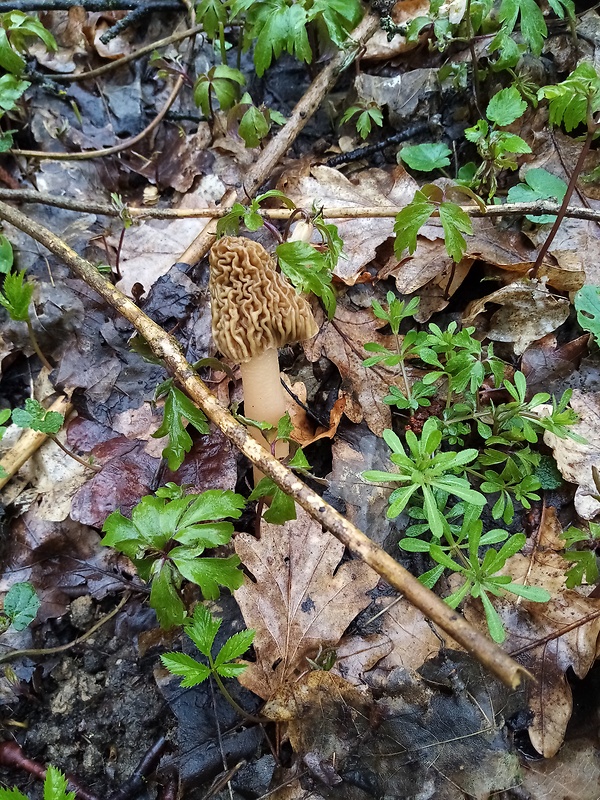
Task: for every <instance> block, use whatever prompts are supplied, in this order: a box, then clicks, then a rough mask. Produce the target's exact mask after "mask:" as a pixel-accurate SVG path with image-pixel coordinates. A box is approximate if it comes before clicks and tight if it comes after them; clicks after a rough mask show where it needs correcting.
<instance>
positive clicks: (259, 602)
mask: <svg viewBox="0 0 600 800" xmlns="http://www.w3.org/2000/svg"><path fill="white" fill-rule="evenodd" d="M296 513H297V515H298V518H297V519H296V520H294V521H292V522H287V523H286V524H285V525H284V526H281V525H270V524H267V523H264V522H263V524H262V526H261V538H260V540H257V539H255V538H254V537H252V536H249V535H247V534H240V535H238V536H237V537H236V539H235V550H236V553H237V554H238V555H239V557H240V558H241V560H242V562H243V564H244V566H245V567H246V569H247V570H248V572H250V574H251V575H252V576H253V578H254V581H251V580H248V579H247V580H246V582H245V583H244V585H243V586H242V588H241V589H238V590H237V591H236V592H235V598H236V600H237V602H238V604H239V606H240V609H241V611H242V615H243V617H244V620H245V622H246V625H247V627H248V628H252V629H253V630H255V631H256V636H255V639H254V649H255V652H256V663H252V664H250V665H249V666H248V669H247V670H246V671H245V672H243V673H242V675H241V677H240V682H241V683H242V684H243V685H244V686H246V688H248V689H250V690H251V691H253V692H255V693H256V694H258V695H259V696H260V697H263V698H270V697H272V695H273V694H274V692H275V691H277V689H278V688H279V687H280V686H281V685H282V684H283V683H285V682H286V681H290V680H291V679H292V678H293V677H294V676H295V675H296V674H297V673H298V672H303V671H305V670H306V669H307V667H308V663H307V661H306V657H307V656H308V657H311V658H313V659H314V658H315V656H316V655H317V653H318V651H319V647H335V646H336V645H337V643H338V642H339V640H340V639H341V637H342V635H343V633H344V631H345V630H346V628H347V627H348V625H349V624H350V622H351V621H352V620H353V619H354V617H355V616H356V615H357V614H358V613H359V612H360V611H362V610H363V608H366V606H367V605H368V604H369V602H370V598H369V596H368V594H367V593H368V592H369V591H370V590H371V589H373V588H374V586H376V584H377V581H378V576H377V574H376V573H375V572H374V571H373V570H371V569H370V568H369V567H367V566H366V565H365V564H363V563H362V562H360V561H347V562H346V563H345V564H342V566H339V567H338V565H339V562H340V559H341V558H342V555H343V553H344V546H343V545H342V544H341V543H340V542H338V541H337V539H335V538H334V537H333V536H331V535H330V534H329V533H323V532H322V530H321V527H320V525H318V524H317V523H316V522H314V521H313V520H312V519H311V518H310V517H309V516H308V515H307V514H306V512H304V511H303V510H302V509H300V508H297V509H296Z"/></svg>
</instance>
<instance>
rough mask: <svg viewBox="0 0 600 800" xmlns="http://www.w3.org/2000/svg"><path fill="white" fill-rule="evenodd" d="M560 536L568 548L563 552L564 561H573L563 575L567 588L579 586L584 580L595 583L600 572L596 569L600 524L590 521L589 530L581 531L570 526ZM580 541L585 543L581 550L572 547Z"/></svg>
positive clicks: (590, 583)
mask: <svg viewBox="0 0 600 800" xmlns="http://www.w3.org/2000/svg"><path fill="white" fill-rule="evenodd" d="M561 536H562V538H563V539H564V540H565V547H567V548H569V549H568V550H566V551H565V552H564V553H563V558H564V559H565V561H572V562H573V566H572V567H571V569H570V570H568V572H567V574H566V576H565V586H566V587H567V589H573V588H574V587H575V586H581V584H582V583H583V582H584V580H585V582H586V583H587V584H588V585H593V584H595V583H597V582H598V578H599V577H600V573H599V571H598V559H597V556H596V547H597V546H598V540H599V539H600V525H599V524H598V523H596V522H590V523H589V531H582V530H581V529H580V528H575V527H573V526H571V527H570V528H567V530H566V531H564V532H563V533H562V534H561ZM582 543H585V545H587V547H586V548H585V549H583V550H578V549H575V548H574V547H573V545H577V544H582Z"/></svg>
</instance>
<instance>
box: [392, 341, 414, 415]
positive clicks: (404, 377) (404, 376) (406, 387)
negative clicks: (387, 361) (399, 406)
mask: <svg viewBox="0 0 600 800" xmlns="http://www.w3.org/2000/svg"><path fill="white" fill-rule="evenodd" d="M394 336H395V338H396V351H397V353H398V355H400V354H401V348H400V339H399V338H398V334H397V333H395V334H394ZM400 370H401V371H402V380H403V381H404V391H405V392H406V399H407V400H408V402H409V403H412V392H411V391H410V385H409V383H408V376H407V374H406V367H405V366H404V359H403V358H402V359H401V361H400ZM412 413H413V412H412V411H411V414H412Z"/></svg>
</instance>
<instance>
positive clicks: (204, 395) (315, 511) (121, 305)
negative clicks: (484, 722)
mask: <svg viewBox="0 0 600 800" xmlns="http://www.w3.org/2000/svg"><path fill="white" fill-rule="evenodd" d="M0 218H2V219H5V220H6V221H7V222H10V223H11V225H14V226H15V227H17V228H19V229H20V230H22V231H24V232H25V233H27V234H28V235H29V236H31V237H32V238H33V239H35V240H36V241H38V242H40V244H42V245H44V247H46V248H47V249H48V250H50V251H51V252H52V253H53V254H54V255H56V256H57V257H58V258H60V259H61V260H62V261H64V263H65V264H67V266H68V267H69V268H70V269H71V270H72V272H73V273H74V274H75V275H77V276H78V277H80V278H81V279H82V280H84V281H85V282H86V284H87V285H88V286H89V287H90V288H91V289H93V290H94V291H96V292H97V293H98V294H99V295H100V296H101V297H102V298H103V299H104V300H106V302H107V303H109V304H110V305H111V306H112V307H113V308H115V309H116V310H117V311H118V312H119V313H120V314H121V315H122V316H123V317H124V318H125V319H127V320H128V321H129V322H130V323H131V324H132V325H133V326H134V327H135V328H136V330H137V331H138V332H139V333H140V334H141V335H142V336H143V337H144V338H145V339H146V341H147V342H148V345H149V346H150V348H151V349H152V351H153V352H154V354H155V355H156V356H157V357H159V358H161V359H163V361H164V362H165V365H166V367H167V369H169V371H170V372H171V374H172V375H173V377H174V378H175V379H176V380H177V381H178V383H179V384H180V385H181V387H182V388H183V390H184V391H185V392H186V393H187V395H188V396H189V397H191V398H192V400H194V401H195V402H196V403H197V404H198V405H199V406H200V408H201V409H202V410H203V411H204V413H205V414H206V416H207V417H208V418H209V419H210V420H211V421H212V422H214V424H215V425H217V427H218V428H219V429H220V430H221V431H222V432H223V434H224V435H225V436H226V437H227V438H228V439H229V440H230V441H231V442H233V444H234V445H235V446H236V447H237V448H238V449H239V450H240V451H241V452H242V453H243V454H244V455H245V456H246V457H247V458H248V459H249V460H250V461H251V462H252V463H253V464H254V465H255V466H257V467H258V468H259V469H260V470H261V472H263V473H264V474H265V475H268V476H269V478H271V479H272V480H273V481H274V482H275V483H276V484H277V486H278V487H279V488H280V489H282V490H283V491H284V492H285V493H286V494H287V495H289V496H290V497H291V498H293V500H294V501H295V502H296V503H298V505H300V506H302V508H304V509H305V510H306V511H307V512H308V514H309V515H310V516H311V517H312V518H313V519H315V520H316V521H317V522H318V523H319V524H320V525H322V526H323V527H324V528H326V529H327V530H328V531H330V532H331V533H332V534H333V535H334V536H335V537H336V538H337V539H339V541H341V542H342V544H344V545H345V546H346V547H347V548H348V549H349V550H350V551H351V552H352V553H354V554H355V555H356V556H358V557H359V558H361V559H362V560H363V561H364V562H365V563H366V564H368V565H369V566H370V567H371V568H372V569H374V570H375V572H377V573H378V574H379V575H381V576H382V577H383V578H385V580H386V581H387V582H388V583H389V584H390V585H391V586H393V587H394V588H396V589H397V590H398V591H400V592H403V593H404V594H405V595H406V597H407V599H408V600H409V601H410V602H411V603H413V604H414V605H415V606H417V608H419V609H420V610H421V611H422V612H423V613H424V614H425V616H427V617H429V618H430V619H431V620H432V621H433V622H434V623H435V624H436V625H439V626H440V627H441V628H442V629H443V630H444V631H445V632H446V633H447V634H448V635H449V636H452V637H453V638H454V639H455V640H456V641H457V642H459V643H460V644H461V645H462V646H463V647H464V648H465V650H467V651H468V652H469V653H472V654H473V655H474V656H475V657H476V658H477V659H479V661H481V663H482V664H484V665H485V666H486V667H487V668H488V669H489V670H490V671H491V672H493V673H494V674H495V675H497V676H498V677H499V678H500V679H501V680H502V681H504V682H505V683H506V684H508V685H509V686H516V685H518V684H519V683H520V680H521V677H522V676H523V674H528V673H527V671H526V670H524V669H523V667H521V666H520V665H519V664H517V663H516V662H514V661H513V660H512V659H511V658H509V657H508V656H507V655H506V653H505V652H503V651H502V650H501V649H500V648H499V647H498V646H497V645H496V644H494V643H493V642H492V641H491V640H490V639H488V638H486V637H485V636H484V635H483V634H482V633H479V631H476V630H475V629H474V628H472V627H471V625H469V623H468V622H467V621H466V620H465V619H464V618H463V617H462V616H461V615H460V614H459V613H458V612H457V611H455V610H454V609H451V608H450V607H449V606H448V605H446V603H444V602H443V600H441V599H440V598H439V597H438V596H437V595H435V594H434V593H433V592H432V591H430V590H429V589H427V588H426V587H425V586H423V584H422V583H420V582H419V581H418V580H417V579H416V578H415V577H414V576H413V575H411V574H410V572H408V570H406V569H404V567H402V566H401V565H400V564H399V563H398V562H397V561H395V560H394V559H393V558H392V557H391V556H390V555H388V553H386V552H385V551H384V550H382V549H381V548H380V547H379V546H378V545H376V544H375V542H372V541H371V540H370V539H369V538H368V537H367V536H365V534H364V533H363V532H362V531H360V530H359V529H358V528H357V527H356V526H354V525H352V523H351V522H349V521H348V520H347V519H345V518H344V517H343V516H342V515H341V514H340V513H338V512H337V511H336V510H335V509H334V508H333V507H332V506H330V505H329V504H328V503H327V502H326V501H325V500H323V498H322V497H319V495H318V494H316V492H313V491H312V489H310V488H309V487H308V486H306V485H305V484H304V483H303V482H302V481H301V480H300V479H299V478H298V477H296V476H295V475H294V473H293V472H291V471H290V470H289V469H288V468H287V467H285V466H284V465H283V464H280V463H279V461H278V460H277V459H276V458H274V457H273V456H272V455H271V454H270V453H268V452H267V451H266V450H265V449H264V448H263V447H261V446H260V444H258V443H257V442H255V441H254V439H253V438H252V437H251V436H250V434H249V433H248V431H247V430H246V428H244V427H243V426H242V425H240V424H239V423H238V422H236V420H234V418H233V417H232V416H231V414H230V413H229V411H227V410H226V409H224V408H223V407H222V406H221V405H220V404H219V402H218V401H217V399H216V397H215V396H214V395H213V394H212V393H211V392H210V391H209V390H208V388H207V387H206V385H205V384H204V383H203V381H201V380H200V378H199V377H198V374H197V373H196V372H195V370H194V369H193V367H192V365H191V364H189V363H188V362H187V361H186V359H185V358H184V356H183V354H182V351H181V346H180V345H179V342H178V341H177V340H176V339H175V338H174V337H172V336H170V335H169V334H167V333H166V332H165V331H164V330H163V329H162V328H161V327H160V326H159V325H157V324H156V322H154V321H153V320H152V319H150V317H148V316H146V314H144V312H143V311H142V310H141V309H140V308H138V307H137V306H136V305H135V303H134V302H133V301H132V300H130V299H129V298H128V297H127V296H126V295H124V294H123V293H122V292H120V291H119V290H118V289H117V288H116V287H115V286H113V285H112V284H111V283H110V282H109V281H107V280H106V278H104V277H103V276H102V275H101V273H100V272H98V270H97V269H96V268H95V267H94V265H93V264H91V263H90V262H89V261H86V260H85V259H84V258H81V256H79V255H78V254H77V253H76V252H75V251H74V250H72V249H71V248H70V247H69V246H68V245H67V244H65V242H63V241H62V240H61V239H60V238H59V237H58V236H56V234H54V233H52V231H50V230H48V229H47V228H44V227H43V226H42V225H39V224H38V223H37V222H34V221H33V220H31V219H29V218H28V217H26V216H25V215H24V214H22V213H21V212H20V211H17V210H16V209H14V208H12V207H11V206H8V205H6V203H2V202H0Z"/></svg>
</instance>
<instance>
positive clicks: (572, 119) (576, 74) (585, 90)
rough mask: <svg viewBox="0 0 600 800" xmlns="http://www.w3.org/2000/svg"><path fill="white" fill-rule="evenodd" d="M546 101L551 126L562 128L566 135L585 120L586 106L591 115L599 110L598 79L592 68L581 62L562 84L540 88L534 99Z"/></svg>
mask: <svg viewBox="0 0 600 800" xmlns="http://www.w3.org/2000/svg"><path fill="white" fill-rule="evenodd" d="M542 98H546V99H547V100H548V105H549V112H550V115H549V118H550V124H551V125H564V126H565V130H566V131H567V132H569V131H572V130H573V129H574V128H576V127H577V126H578V125H581V124H584V123H585V122H586V119H587V112H588V103H589V106H590V111H591V112H592V114H595V113H596V112H597V111H598V110H599V109H600V77H599V76H598V73H597V72H596V70H595V68H594V67H593V65H592V64H590V63H589V62H587V61H582V62H581V63H580V64H579V65H578V66H577V68H576V69H575V70H574V71H573V72H572V73H571V74H570V75H569V77H568V78H566V79H565V80H564V81H563V82H562V83H559V84H557V85H552V86H543V87H542V88H541V89H540V90H539V92H538V99H539V100H541V99H542Z"/></svg>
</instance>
